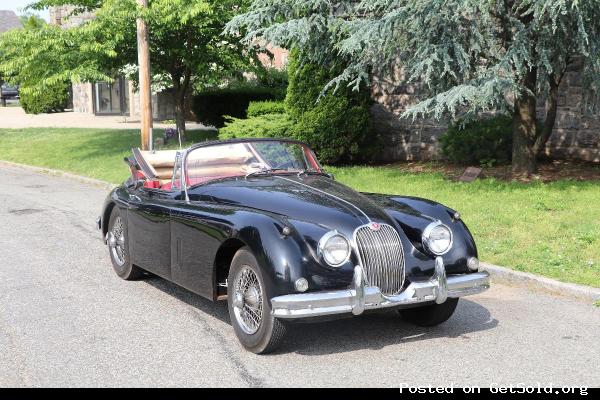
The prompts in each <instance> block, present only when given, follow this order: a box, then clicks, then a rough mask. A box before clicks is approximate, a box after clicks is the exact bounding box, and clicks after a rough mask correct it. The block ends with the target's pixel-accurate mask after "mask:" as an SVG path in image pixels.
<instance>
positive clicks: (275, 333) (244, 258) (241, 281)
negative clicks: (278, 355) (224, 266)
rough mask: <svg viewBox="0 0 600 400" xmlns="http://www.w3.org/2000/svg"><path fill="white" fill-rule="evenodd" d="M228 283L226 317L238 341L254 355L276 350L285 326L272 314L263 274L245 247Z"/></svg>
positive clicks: (234, 262)
mask: <svg viewBox="0 0 600 400" xmlns="http://www.w3.org/2000/svg"><path fill="white" fill-rule="evenodd" d="M227 282H228V285H227V300H228V308H229V317H230V319H231V324H232V325H233V329H234V331H235V334H236V336H237V337H238V339H239V341H240V342H241V343H242V345H243V346H244V347H245V348H246V349H247V350H250V351H251V352H253V353H256V354H265V353H270V352H272V351H273V350H275V349H276V348H277V347H278V346H279V344H280V343H281V342H282V340H283V337H284V336H285V325H284V324H283V322H281V321H280V320H278V319H277V318H275V317H274V316H273V315H272V314H271V307H270V305H269V296H268V293H267V291H266V287H265V283H264V279H263V275H262V271H261V269H260V267H259V266H258V262H257V261H256V258H255V257H254V255H253V254H252V253H251V252H250V251H249V250H248V249H247V248H242V249H240V250H239V251H238V252H237V253H236V254H235V256H234V257H233V260H232V262H231V267H230V269H229V276H228V278H227Z"/></svg>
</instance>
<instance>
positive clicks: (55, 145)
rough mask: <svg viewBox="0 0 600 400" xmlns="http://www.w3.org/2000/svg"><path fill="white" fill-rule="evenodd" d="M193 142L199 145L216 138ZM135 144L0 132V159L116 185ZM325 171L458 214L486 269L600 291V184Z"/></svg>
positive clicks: (112, 135)
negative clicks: (461, 180) (487, 265)
mask: <svg viewBox="0 0 600 400" xmlns="http://www.w3.org/2000/svg"><path fill="white" fill-rule="evenodd" d="M161 134H162V132H155V135H161ZM190 136H191V137H190V141H198V140H205V139H208V138H210V139H212V138H214V133H210V132H195V133H193V134H191V135H190ZM138 141H139V135H138V133H137V132H136V131H116V130H91V129H89V130H86V129H25V130H2V129H0V159H2V160H7V161H13V162H18V163H25V164H30V165H36V166H43V167H48V168H55V169H61V170H65V171H70V172H73V173H77V174H81V175H87V176H90V177H93V178H98V179H103V180H106V181H110V182H114V183H120V182H121V181H123V180H124V179H125V178H126V177H127V175H128V170H127V168H126V166H125V164H124V163H123V162H122V159H123V157H124V156H126V155H129V154H130V149H131V148H132V147H135V146H138ZM330 171H331V172H333V173H334V174H335V175H336V178H337V179H338V180H339V181H341V182H343V183H345V184H348V185H349V186H352V187H354V188H355V189H357V190H361V191H367V192H381V193H397V194H406V195H413V196H421V197H426V198H430V199H433V200H436V201H439V202H441V203H444V204H446V205H448V206H449V207H452V208H454V209H456V210H458V211H459V212H460V213H461V215H462V216H463V219H464V220H465V222H466V223H467V225H468V226H469V228H470V229H471V231H472V233H473V235H474V236H475V239H476V241H477V244H478V248H479V254H480V258H481V259H482V260H484V261H486V262H490V263H494V264H498V265H503V266H506V267H509V268H513V269H516V270H520V271H527V272H533V273H536V274H541V275H545V276H548V277H551V278H555V279H559V280H562V281H565V282H575V283H581V284H586V285H591V286H596V287H600V181H597V182H575V181H569V180H563V181H557V182H553V183H548V184H544V183H530V184H524V183H517V182H504V181H498V180H495V179H483V180H478V181H475V182H473V183H457V182H453V181H449V180H447V179H445V178H444V177H443V175H441V174H437V173H420V174H415V173H409V172H406V171H402V170H400V169H398V168H394V167H343V168H330Z"/></svg>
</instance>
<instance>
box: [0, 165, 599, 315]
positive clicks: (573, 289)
mask: <svg viewBox="0 0 600 400" xmlns="http://www.w3.org/2000/svg"><path fill="white" fill-rule="evenodd" d="M0 165H6V166H9V167H16V168H22V169H27V170H29V171H33V172H37V173H42V174H48V175H52V176H60V177H63V178H67V179H72V180H75V181H78V182H81V183H85V184H88V185H92V186H96V187H100V188H104V189H107V190H112V189H113V188H115V187H116V186H117V185H114V184H112V183H109V182H106V181H101V180H99V179H94V178H88V177H85V176H81V175H75V174H72V173H70V172H65V171H60V170H56V169H51V168H44V167H34V166H31V165H26V164H18V163H13V162H10V161H2V160H0ZM481 268H482V269H484V270H486V271H488V272H489V273H490V275H491V278H492V282H497V283H500V284H505V285H510V286H518V287H523V288H526V289H529V290H533V291H540V292H545V293H551V294H555V295H559V296H564V297H569V298H573V299H577V300H583V301H585V302H589V303H594V302H597V301H600V289H599V288H594V287H591V286H583V285H578V284H575V283H565V282H560V281H557V280H554V279H550V278H546V277H543V276H540V275H535V274H531V273H528V272H521V271H515V270H512V269H509V268H505V267H500V266H498V265H493V264H488V263H485V262H481Z"/></svg>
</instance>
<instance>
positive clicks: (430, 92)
mask: <svg viewBox="0 0 600 400" xmlns="http://www.w3.org/2000/svg"><path fill="white" fill-rule="evenodd" d="M228 31H229V32H231V33H240V32H242V31H247V33H246V34H245V35H244V40H245V41H246V42H247V43H254V42H255V41H256V40H257V39H259V40H263V41H267V42H272V43H275V44H277V45H281V46H287V47H289V46H292V45H294V46H298V47H299V48H301V49H303V52H304V53H305V54H308V55H309V56H310V57H311V58H312V60H313V61H315V62H320V61H321V60H322V59H323V57H327V56H329V57H332V56H333V57H335V56H340V57H343V58H344V59H349V60H350V62H349V63H348V64H347V68H346V69H345V70H344V71H343V72H342V73H341V74H340V75H339V76H338V77H336V78H335V79H333V80H332V81H331V82H330V83H329V85H327V87H326V88H325V89H329V88H332V87H339V85H340V84H348V85H350V86H352V87H354V88H355V89H358V88H359V87H360V84H361V83H362V82H364V81H368V80H369V77H370V76H371V74H372V73H373V72H377V73H392V71H393V69H394V68H395V67H397V66H398V65H401V66H402V69H403V75H404V78H403V79H404V82H398V83H399V84H402V83H407V82H419V88H420V90H421V95H422V101H421V102H419V103H418V104H416V105H415V106H413V107H411V108H409V109H408V110H407V111H406V112H405V113H404V115H403V116H404V117H412V118H415V117H417V116H422V115H433V116H435V117H438V118H439V117H441V116H442V115H447V114H450V115H451V116H453V117H456V116H458V115H460V116H462V117H465V116H466V117H469V116H474V115H476V114H477V113H478V112H480V111H486V110H502V111H507V112H510V113H512V116H513V155H512V158H513V172H514V173H515V174H517V175H529V174H531V173H533V172H535V171H536V158H537V155H538V154H539V153H540V152H541V151H542V150H543V148H544V146H545V144H546V142H547V140H548V138H549V136H550V134H551V132H552V128H553V126H554V120H555V117H556V107H557V96H558V86H559V85H560V83H561V80H562V77H563V75H564V73H565V70H566V68H567V66H568V65H569V64H571V63H573V62H575V61H578V62H581V63H582V65H583V79H584V82H585V83H584V85H583V86H584V87H585V88H586V89H587V93H586V95H587V96H588V97H592V96H593V97H597V96H598V93H599V89H600V1H599V0H586V1H579V0H444V1H436V0H310V1H309V0H254V1H253V2H252V6H251V8H250V10H249V11H248V12H246V13H244V14H241V15H238V16H236V17H235V18H234V19H233V20H232V21H231V22H230V23H229V24H228ZM330 49H335V54H333V55H332V54H331V52H330V51H329V50H330ZM538 100H540V101H545V115H544V116H543V121H538V120H537V116H536V103H537V101H538ZM538 127H541V128H540V129H539V128H538Z"/></svg>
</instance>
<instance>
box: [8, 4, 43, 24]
mask: <svg viewBox="0 0 600 400" xmlns="http://www.w3.org/2000/svg"><path fill="white" fill-rule="evenodd" d="M34 1H35V0H0V10H13V11H14V12H16V13H17V14H22V13H23V8H25V7H27V5H29V4H31V3H33V2H34ZM36 14H38V15H39V16H41V17H43V18H45V19H46V21H47V20H48V10H44V11H40V12H37V13H36Z"/></svg>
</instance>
